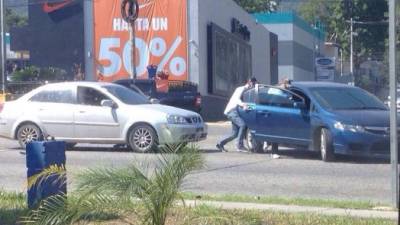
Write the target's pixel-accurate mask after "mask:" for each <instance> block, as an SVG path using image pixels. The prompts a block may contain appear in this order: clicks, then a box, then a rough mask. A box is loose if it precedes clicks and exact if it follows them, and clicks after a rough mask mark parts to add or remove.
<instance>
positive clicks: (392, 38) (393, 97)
mask: <svg viewBox="0 0 400 225" xmlns="http://www.w3.org/2000/svg"><path fill="white" fill-rule="evenodd" d="M396 1H397V0H389V87H390V89H389V92H390V106H391V107H390V163H391V177H392V181H391V186H392V206H393V207H395V208H399V168H398V148H397V147H398V140H397V107H396V105H397V104H396V102H397V93H396V92H397V77H396V72H397V71H396Z"/></svg>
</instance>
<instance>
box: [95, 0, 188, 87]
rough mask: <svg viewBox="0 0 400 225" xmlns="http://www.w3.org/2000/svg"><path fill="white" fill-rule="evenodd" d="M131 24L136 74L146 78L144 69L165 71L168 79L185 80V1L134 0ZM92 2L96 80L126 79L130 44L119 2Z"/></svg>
mask: <svg viewBox="0 0 400 225" xmlns="http://www.w3.org/2000/svg"><path fill="white" fill-rule="evenodd" d="M138 1H139V9H140V11H139V17H138V19H137V20H136V22H135V35H136V38H135V41H136V62H135V65H136V71H137V76H138V78H139V79H145V78H147V77H148V74H147V69H146V68H147V66H148V65H151V64H152V65H157V66H158V71H161V70H168V71H169V74H170V79H172V80H187V77H188V56H187V47H188V46H187V43H188V41H187V16H186V0H138ZM93 2H94V33H95V65H96V68H97V69H96V77H97V79H98V80H103V81H112V80H116V79H121V78H127V77H129V76H130V74H131V73H132V72H131V70H132V69H131V68H132V55H131V52H132V41H131V40H130V38H129V36H130V35H129V29H130V24H128V23H127V22H125V21H124V20H123V18H122V16H121V2H122V0H97V1H93Z"/></svg>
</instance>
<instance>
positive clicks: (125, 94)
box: [103, 85, 150, 105]
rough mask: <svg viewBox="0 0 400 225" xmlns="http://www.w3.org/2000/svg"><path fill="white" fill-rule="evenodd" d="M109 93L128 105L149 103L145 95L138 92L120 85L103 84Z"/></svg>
mask: <svg viewBox="0 0 400 225" xmlns="http://www.w3.org/2000/svg"><path fill="white" fill-rule="evenodd" d="M103 88H105V89H106V90H107V91H108V92H109V93H111V94H112V95H114V96H115V97H116V98H118V99H119V100H121V101H122V102H123V103H125V104H128V105H143V104H150V102H149V100H148V99H147V97H146V96H144V95H142V94H139V93H137V92H135V91H132V90H130V89H129V88H126V87H124V86H120V85H107V86H104V87H103Z"/></svg>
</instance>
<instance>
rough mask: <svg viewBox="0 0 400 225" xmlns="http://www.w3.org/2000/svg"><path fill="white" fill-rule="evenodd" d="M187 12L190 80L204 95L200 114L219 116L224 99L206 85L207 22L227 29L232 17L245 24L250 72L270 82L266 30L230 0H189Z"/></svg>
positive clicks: (260, 79) (210, 116) (264, 81)
mask: <svg viewBox="0 0 400 225" xmlns="http://www.w3.org/2000/svg"><path fill="white" fill-rule="evenodd" d="M188 13H189V15H188V20H189V61H190V62H189V64H190V65H189V67H190V69H189V73H190V80H191V81H193V82H196V83H198V84H199V91H200V93H201V94H202V95H203V96H205V97H204V101H203V103H204V104H203V106H204V107H203V108H204V110H203V115H205V117H206V118H212V119H213V120H217V119H218V118H221V119H222V118H223V115H222V112H223V109H224V107H225V105H226V102H227V99H226V98H221V97H217V96H213V95H210V94H209V93H208V88H207V87H208V86H207V85H208V70H207V68H208V67H207V25H208V24H209V23H210V22H213V23H215V24H216V25H218V26H220V27H221V28H223V29H225V30H227V31H228V32H230V30H231V19H232V18H236V19H238V20H239V21H240V22H241V23H242V24H244V25H246V26H247V27H248V29H249V31H250V32H251V40H250V42H249V43H250V45H251V46H252V64H253V65H252V71H253V75H254V76H256V77H257V79H258V80H259V81H260V82H262V83H267V84H268V83H270V81H271V78H270V73H271V68H270V46H269V43H270V40H269V31H268V30H267V29H266V28H265V27H264V26H262V25H260V24H257V23H256V21H255V19H254V18H253V17H252V16H251V15H250V14H248V13H247V12H246V11H244V10H243V9H242V8H241V7H240V6H238V5H237V4H236V3H235V2H234V1H233V0H217V1H216V0H188Z"/></svg>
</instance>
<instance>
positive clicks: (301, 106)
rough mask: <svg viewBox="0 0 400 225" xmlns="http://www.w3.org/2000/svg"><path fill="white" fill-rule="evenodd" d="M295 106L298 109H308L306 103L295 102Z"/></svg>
mask: <svg viewBox="0 0 400 225" xmlns="http://www.w3.org/2000/svg"><path fill="white" fill-rule="evenodd" d="M293 106H294V107H295V108H297V109H306V107H307V106H306V103H304V102H295V103H293Z"/></svg>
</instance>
